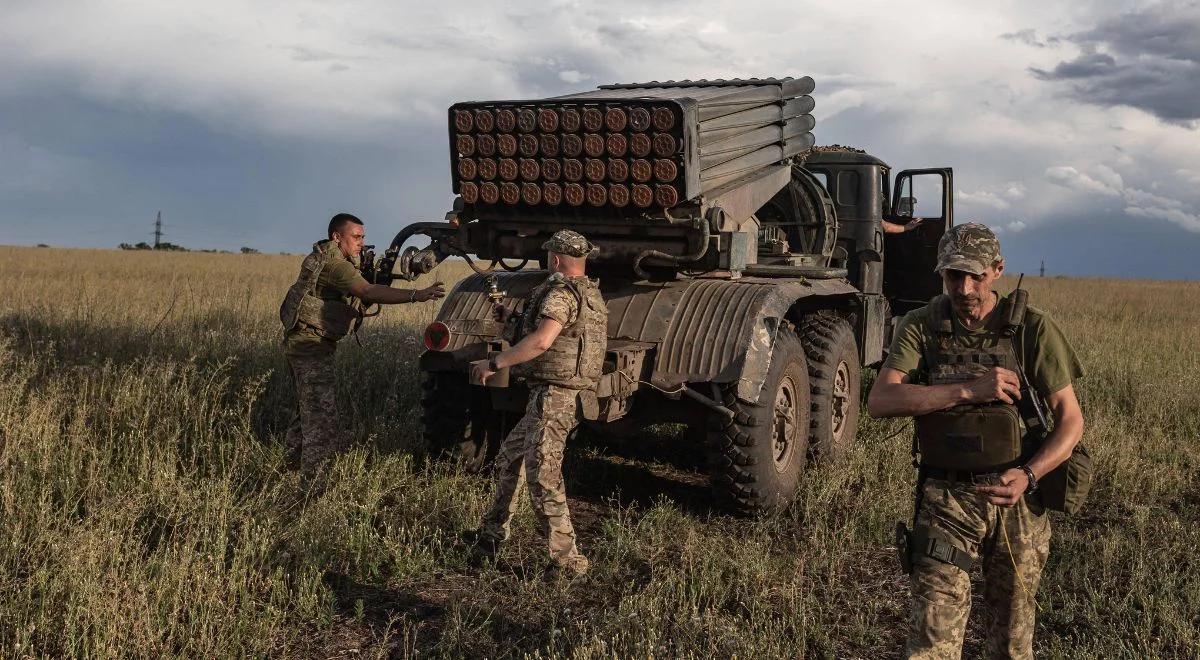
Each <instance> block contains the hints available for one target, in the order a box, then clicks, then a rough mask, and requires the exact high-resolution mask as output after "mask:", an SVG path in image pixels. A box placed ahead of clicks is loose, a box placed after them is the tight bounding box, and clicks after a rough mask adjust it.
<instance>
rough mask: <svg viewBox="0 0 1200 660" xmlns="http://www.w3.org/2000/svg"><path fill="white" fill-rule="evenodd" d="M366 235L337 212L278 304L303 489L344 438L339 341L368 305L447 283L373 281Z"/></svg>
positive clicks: (291, 457) (290, 436)
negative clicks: (362, 269) (336, 359)
mask: <svg viewBox="0 0 1200 660" xmlns="http://www.w3.org/2000/svg"><path fill="white" fill-rule="evenodd" d="M363 236H364V233H363V223H362V220H359V219H358V218H356V217H354V216H353V215H350V214H349V213H339V214H337V215H335V216H333V218H332V219H330V221H329V232H328V238H326V239H325V240H323V241H319V242H317V243H316V244H314V245H313V250H312V253H311V254H309V255H308V256H307V257H305V258H304V262H303V263H302V264H301V265H300V276H299V277H298V278H297V279H296V283H295V284H293V285H292V286H291V288H290V289H288V293H287V296H286V297H285V298H284V301H283V305H281V306H280V308H279V318H280V320H281V321H282V322H283V345H284V354H285V355H286V356H287V360H288V365H289V366H290V367H291V371H292V377H293V381H294V382H295V384H296V403H297V409H298V410H297V413H296V415H295V417H294V418H293V420H292V423H291V425H290V426H289V427H288V432H287V459H288V465H289V467H293V468H295V467H299V468H300V478H301V485H302V488H303V489H305V490H308V489H309V488H310V487H312V486H314V485H317V484H318V482H319V481H320V480H321V475H322V473H323V470H324V468H325V464H326V463H327V462H328V460H329V459H330V458H332V457H333V455H334V454H336V453H337V452H338V451H340V450H341V449H342V448H343V447H344V444H345V442H344V440H343V438H342V428H341V424H340V422H339V420H338V411H337V396H336V391H335V389H334V384H335V381H336V378H335V375H334V368H333V356H334V351H335V350H336V349H337V342H338V340H339V339H341V338H342V337H345V336H346V335H347V334H349V333H350V331H351V329H352V328H354V327H355V324H356V323H357V322H358V321H360V320H361V319H362V317H363V314H362V311H363V308H364V305H371V304H375V303H380V304H385V305H386V304H395V303H410V302H422V301H426V300H436V299H438V298H441V297H442V296H443V295H445V293H444V291H443V289H442V283H441V282H438V283H436V284H433V285H432V286H429V287H426V288H424V289H411V290H409V289H393V288H391V287H389V286H384V285H381V284H371V283H370V282H367V280H366V279H364V278H363V276H362V274H361V273H359V271H358V268H357V264H358V259H359V254H360V253H361V251H362V247H363Z"/></svg>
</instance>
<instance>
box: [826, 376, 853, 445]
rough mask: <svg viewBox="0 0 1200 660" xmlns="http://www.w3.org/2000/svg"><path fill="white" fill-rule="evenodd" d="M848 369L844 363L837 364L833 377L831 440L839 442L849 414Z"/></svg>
mask: <svg viewBox="0 0 1200 660" xmlns="http://www.w3.org/2000/svg"><path fill="white" fill-rule="evenodd" d="M851 396H852V395H851V392H850V367H849V366H848V365H847V364H846V363H845V362H838V368H837V373H836V374H835V375H834V377H833V405H832V406H831V408H832V410H831V411H830V415H831V416H832V425H831V426H832V429H833V439H834V440H835V441H841V439H842V434H843V433H845V431H846V418H847V417H848V416H849V413H850V405H851V401H850V397H851Z"/></svg>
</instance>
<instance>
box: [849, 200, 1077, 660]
mask: <svg viewBox="0 0 1200 660" xmlns="http://www.w3.org/2000/svg"><path fill="white" fill-rule="evenodd" d="M938 250H939V253H938V264H937V270H938V272H939V273H940V274H941V276H942V280H943V283H944V285H945V289H946V295H944V296H938V297H937V298H934V300H933V301H931V302H930V304H929V305H927V306H925V307H923V308H921V309H918V310H914V311H912V312H910V313H908V314H907V315H906V316H905V317H904V318H903V319H902V320H901V322H900V324H899V326H898V327H897V328H896V332H895V336H894V339H893V342H892V346H891V350H890V351H889V354H888V357H887V360H886V361H885V362H884V364H883V367H882V368H881V369H880V373H879V378H878V379H877V380H876V382H875V385H874V386H873V388H872V390H871V394H870V397H869V399H868V402H867V409H868V411H869V412H870V413H871V415H872V416H874V417H900V416H914V417H915V418H916V428H917V433H916V436H917V437H916V441H917V443H918V444H917V446H918V449H919V454H920V461H921V464H920V472H919V476H918V484H919V489H918V493H917V505H916V511H915V516H914V520H915V523H914V529H913V530H912V532H911V537H910V538H911V543H910V544H909V550H908V556H907V558H908V559H909V560H910V566H911V587H912V604H911V608H910V613H909V634H908V646H907V655H908V657H913V658H953V657H958V656H959V655H961V653H962V643H963V634H964V631H965V629H966V624H967V614H968V612H969V611H970V605H971V584H970V578H969V572H970V569H971V567H972V566H973V565H974V564H976V563H979V564H980V565H981V567H982V570H983V577H984V585H983V589H984V593H983V602H984V606H985V608H986V612H985V616H986V621H987V647H988V654H989V655H992V656H997V657H1014V658H1028V657H1032V655H1033V630H1034V616H1035V613H1036V608H1037V605H1036V599H1035V596H1036V592H1037V588H1038V581H1039V579H1040V578H1041V572H1042V568H1043V567H1044V566H1045V564H1046V557H1047V555H1048V554H1049V549H1050V522H1049V520H1048V519H1047V515H1046V513H1045V510H1044V509H1043V508H1042V506H1041V505H1040V503H1039V502H1038V500H1037V496H1036V490H1037V480H1038V479H1040V478H1042V477H1043V476H1045V475H1046V474H1047V473H1048V472H1050V471H1051V470H1053V469H1054V468H1055V467H1057V466H1058V465H1059V464H1061V463H1062V462H1063V461H1065V460H1066V459H1067V458H1068V457H1069V456H1070V455H1071V452H1072V450H1073V449H1074V447H1075V445H1076V443H1077V442H1078V441H1079V438H1080V437H1081V435H1082V434H1083V415H1082V413H1081V412H1080V409H1079V402H1078V400H1077V399H1076V397H1075V390H1074V387H1073V382H1074V381H1075V380H1076V379H1077V378H1079V377H1080V376H1081V375H1082V368H1081V367H1080V364H1079V360H1078V359H1077V358H1076V356H1075V352H1074V351H1073V350H1072V348H1071V346H1070V344H1069V343H1068V342H1067V340H1066V338H1065V337H1064V336H1063V334H1062V332H1061V330H1059V328H1058V325H1057V324H1055V322H1054V321H1053V320H1052V319H1051V318H1050V316H1049V315H1048V314H1046V313H1045V312H1041V311H1038V310H1037V309H1034V308H1032V307H1029V308H1027V310H1026V312H1025V313H1024V315H1020V314H1019V313H1018V312H1015V311H1012V310H1013V309H1016V308H1010V305H1011V304H1012V303H1011V299H1012V298H1013V296H1007V297H1001V296H999V295H997V294H996V293H993V291H992V288H991V287H992V284H993V283H994V282H995V281H996V279H997V278H998V277H999V276H1000V274H1001V272H1003V270H1004V261H1003V258H1002V257H1001V256H1000V243H999V241H998V240H997V239H996V236H995V234H993V233H992V231H991V230H990V229H988V228H987V227H986V226H984V225H981V224H977V223H970V224H966V225H960V226H957V227H953V228H952V229H951V230H950V231H948V232H947V233H946V235H945V236H943V237H942V240H941V243H940V244H939V246H938ZM1019 369H1023V371H1024V373H1025V375H1026V376H1027V377H1028V380H1029V384H1030V386H1031V387H1032V390H1030V389H1025V390H1024V391H1022V386H1021V380H1020V376H1019V373H1018V370H1019ZM1022 396H1027V397H1034V396H1037V397H1042V398H1043V399H1044V400H1045V401H1047V402H1048V404H1049V408H1050V411H1051V413H1052V417H1053V421H1054V424H1053V430H1052V431H1051V432H1050V433H1049V434H1048V435H1047V436H1046V437H1045V439H1044V440H1043V441H1041V442H1040V443H1035V442H1032V441H1031V440H1030V438H1031V436H1030V435H1029V434H1028V433H1027V432H1026V428H1027V427H1026V424H1025V423H1024V422H1023V421H1021V420H1022V418H1021V417H1020V413H1018V412H1017V410H1018V409H1017V407H1016V406H1017V405H1018V404H1019V401H1020V399H1021V398H1022ZM997 420H999V421H997ZM973 429H974V431H972V430H973ZM978 429H983V430H978Z"/></svg>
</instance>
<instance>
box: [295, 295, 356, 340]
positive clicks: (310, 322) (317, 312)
mask: <svg viewBox="0 0 1200 660" xmlns="http://www.w3.org/2000/svg"><path fill="white" fill-rule="evenodd" d="M360 318H362V313H361V312H359V311H358V310H357V309H355V308H354V307H353V306H352V305H347V304H346V303H344V302H342V301H340V300H324V299H321V298H318V297H316V296H311V295H305V296H304V297H303V298H302V299H301V300H300V308H299V310H297V314H296V319H297V320H298V321H299V322H300V323H303V324H304V325H307V326H308V327H310V328H312V329H313V330H316V332H317V334H319V335H321V336H322V337H325V338H326V339H333V340H335V341H336V340H338V339H341V338H342V337H345V336H346V335H347V334H349V333H350V330H351V328H353V327H354V322H355V321H357V320H358V319H360Z"/></svg>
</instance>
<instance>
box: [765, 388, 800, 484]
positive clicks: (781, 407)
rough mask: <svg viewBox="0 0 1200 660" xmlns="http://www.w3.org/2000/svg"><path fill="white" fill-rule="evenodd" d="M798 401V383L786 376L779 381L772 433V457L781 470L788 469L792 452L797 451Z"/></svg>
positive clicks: (777, 468)
mask: <svg viewBox="0 0 1200 660" xmlns="http://www.w3.org/2000/svg"><path fill="white" fill-rule="evenodd" d="M797 402H798V398H797V391H796V383H795V382H794V381H792V379H791V378H784V379H783V381H782V382H780V383H779V392H778V393H777V394H776V396H775V411H774V416H773V420H774V424H773V433H772V436H773V437H772V452H771V457H772V459H774V460H773V462H774V464H775V469H776V470H777V471H779V472H783V471H785V470H787V468H788V465H789V464H790V463H791V459H792V453H793V452H795V451H796V445H797V442H796V440H797V436H798V434H799V430H800V429H799V425H798V424H797V423H796V417H797V412H798V406H797Z"/></svg>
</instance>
